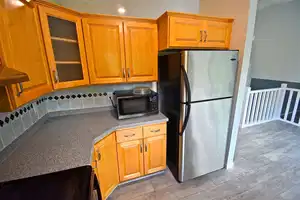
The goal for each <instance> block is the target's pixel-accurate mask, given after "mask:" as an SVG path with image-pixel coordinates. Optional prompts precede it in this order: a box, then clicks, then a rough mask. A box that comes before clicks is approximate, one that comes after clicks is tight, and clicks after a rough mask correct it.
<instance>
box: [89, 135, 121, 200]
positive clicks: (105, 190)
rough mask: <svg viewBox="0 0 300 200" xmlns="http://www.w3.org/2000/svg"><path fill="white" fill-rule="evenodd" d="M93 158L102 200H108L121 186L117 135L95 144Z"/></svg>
mask: <svg viewBox="0 0 300 200" xmlns="http://www.w3.org/2000/svg"><path fill="white" fill-rule="evenodd" d="M93 158H94V159H95V161H94V163H95V164H94V170H95V174H96V176H97V178H98V181H99V185H100V190H101V196H102V199H107V197H108V196H109V195H110V193H111V192H112V191H113V190H114V189H115V188H116V186H117V185H118V184H119V173H118V162H117V149H116V139H115V133H112V134H111V135H109V136H107V137H106V138H104V139H103V140H101V141H100V142H98V143H97V144H95V146H94V155H93Z"/></svg>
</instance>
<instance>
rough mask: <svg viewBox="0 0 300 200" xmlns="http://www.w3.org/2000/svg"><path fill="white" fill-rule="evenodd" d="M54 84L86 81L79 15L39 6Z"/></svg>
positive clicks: (64, 84)
mask: <svg viewBox="0 0 300 200" xmlns="http://www.w3.org/2000/svg"><path fill="white" fill-rule="evenodd" d="M39 11H40V18H41V25H42V30H43V35H44V42H45V47H46V52H47V57H48V63H49V67H50V71H51V76H52V80H53V83H54V88H55V89H59V88H68V87H75V86H80V85H87V84H89V76H88V70H87V64H86V55H85V49H84V41H83V34H82V25H81V18H80V17H79V16H76V15H73V14H70V13H64V12H61V11H58V10H56V9H52V8H48V7H42V6H39Z"/></svg>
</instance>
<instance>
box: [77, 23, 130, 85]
mask: <svg viewBox="0 0 300 200" xmlns="http://www.w3.org/2000/svg"><path fill="white" fill-rule="evenodd" d="M83 30H84V39H85V45H86V53H87V58H88V66H89V67H88V68H89V73H90V80H91V83H94V84H102V83H103V84H104V83H122V82H126V74H125V55H124V35H123V24H122V21H121V20H118V19H110V18H90V19H83Z"/></svg>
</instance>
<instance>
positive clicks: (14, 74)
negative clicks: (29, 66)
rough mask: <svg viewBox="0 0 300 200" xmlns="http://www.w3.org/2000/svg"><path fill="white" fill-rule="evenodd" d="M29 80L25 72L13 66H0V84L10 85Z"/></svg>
mask: <svg viewBox="0 0 300 200" xmlns="http://www.w3.org/2000/svg"><path fill="white" fill-rule="evenodd" d="M26 81H29V77H28V75H27V74H26V73H24V72H20V71H18V70H16V69H13V68H8V67H3V66H2V69H1V66H0V85H4V86H5V85H11V84H16V83H21V82H26Z"/></svg>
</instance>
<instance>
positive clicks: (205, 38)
mask: <svg viewBox="0 0 300 200" xmlns="http://www.w3.org/2000/svg"><path fill="white" fill-rule="evenodd" d="M204 34H205V37H204V42H207V31H204Z"/></svg>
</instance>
